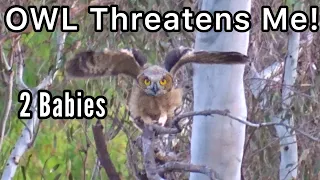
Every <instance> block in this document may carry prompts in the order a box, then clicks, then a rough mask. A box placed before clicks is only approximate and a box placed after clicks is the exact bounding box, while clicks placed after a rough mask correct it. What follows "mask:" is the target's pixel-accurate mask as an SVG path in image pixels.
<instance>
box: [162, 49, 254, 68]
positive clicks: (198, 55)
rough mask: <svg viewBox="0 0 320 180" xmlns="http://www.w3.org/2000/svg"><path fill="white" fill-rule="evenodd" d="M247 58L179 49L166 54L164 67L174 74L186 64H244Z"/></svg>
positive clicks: (236, 54)
mask: <svg viewBox="0 0 320 180" xmlns="http://www.w3.org/2000/svg"><path fill="white" fill-rule="evenodd" d="M248 62H250V60H249V57H248V56H246V55H244V54H242V53H239V52H216V51H195V50H193V49H191V48H185V47H180V48H177V49H174V50H172V51H170V52H169V53H168V55H167V56H166V58H165V67H166V69H167V70H168V71H170V72H171V73H173V74H175V72H176V71H177V70H178V69H179V68H180V67H182V66H183V65H184V64H187V63H199V64H246V63H248Z"/></svg>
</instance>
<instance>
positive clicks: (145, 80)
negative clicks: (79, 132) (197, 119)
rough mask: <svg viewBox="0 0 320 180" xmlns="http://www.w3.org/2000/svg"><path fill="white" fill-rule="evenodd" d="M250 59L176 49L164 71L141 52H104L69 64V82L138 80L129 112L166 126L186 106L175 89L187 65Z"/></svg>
mask: <svg viewBox="0 0 320 180" xmlns="http://www.w3.org/2000/svg"><path fill="white" fill-rule="evenodd" d="M248 61H249V60H248V57H247V56H245V55H243V54H241V53H238V52H208V51H195V50H193V49H191V48H185V47H180V48H175V49H173V50H171V51H169V52H168V53H167V55H166V57H165V58H164V67H162V66H159V65H149V64H147V58H146V57H145V56H144V55H143V54H142V53H141V51H139V50H137V49H120V50H110V49H105V50H104V51H102V52H97V51H83V52H80V53H78V54H76V55H75V56H74V57H73V58H72V59H71V60H69V61H67V62H66V65H65V72H66V75H67V76H68V77H69V78H82V79H83V78H84V79H89V78H99V77H105V76H116V75H118V74H125V75H128V76H130V77H132V78H133V79H134V82H133V83H134V85H133V89H132V92H131V96H130V99H129V111H130V114H131V115H132V116H133V117H134V118H140V119H141V120H142V121H143V122H144V123H148V124H150V123H154V122H158V123H160V124H161V125H162V126H164V125H165V123H166V122H167V120H168V119H172V117H173V116H174V111H175V110H176V108H178V107H179V106H181V105H182V94H183V91H182V89H179V88H175V87H174V75H175V73H176V72H177V70H178V69H179V68H180V67H182V66H183V65H185V64H186V63H201V64H245V63H247V62H248Z"/></svg>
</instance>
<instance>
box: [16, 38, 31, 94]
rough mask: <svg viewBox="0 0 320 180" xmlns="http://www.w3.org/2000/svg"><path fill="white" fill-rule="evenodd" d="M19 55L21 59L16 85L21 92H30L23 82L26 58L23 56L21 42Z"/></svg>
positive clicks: (18, 61) (18, 65) (18, 62)
mask: <svg viewBox="0 0 320 180" xmlns="http://www.w3.org/2000/svg"><path fill="white" fill-rule="evenodd" d="M18 54H19V58H18V60H17V72H16V73H17V77H16V83H17V86H18V89H19V90H23V89H27V90H30V88H29V87H28V86H27V85H26V84H25V83H24V81H23V70H24V58H23V56H22V51H21V46H20V42H19V41H18Z"/></svg>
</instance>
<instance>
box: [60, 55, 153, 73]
mask: <svg viewBox="0 0 320 180" xmlns="http://www.w3.org/2000/svg"><path fill="white" fill-rule="evenodd" d="M146 62H147V59H146V57H145V56H144V55H143V54H142V53H141V52H140V51H138V50H136V49H121V50H109V49H105V50H104V51H103V52H96V51H84V52H80V53H78V54H76V55H75V56H74V57H73V58H72V59H71V60H69V61H67V62H66V65H65V72H66V75H67V76H68V77H69V78H82V79H88V78H98V77H103V76H115V75H118V74H125V75H129V76H131V77H132V78H136V77H137V76H138V75H139V73H140V71H141V70H142V67H143V65H144V64H145V63H146Z"/></svg>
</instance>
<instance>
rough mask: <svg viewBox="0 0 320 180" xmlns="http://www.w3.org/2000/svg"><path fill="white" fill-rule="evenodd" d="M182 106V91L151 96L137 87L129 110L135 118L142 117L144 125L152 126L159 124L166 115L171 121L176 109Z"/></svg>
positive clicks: (177, 90)
mask: <svg viewBox="0 0 320 180" xmlns="http://www.w3.org/2000/svg"><path fill="white" fill-rule="evenodd" d="M181 104H182V90H181V89H172V90H171V91H169V92H168V93H166V94H164V95H162V96H149V95H147V94H145V93H144V92H143V91H142V90H141V89H140V88H138V87H136V86H135V87H134V89H133V92H132V94H131V97H130V101H129V109H130V113H131V115H132V116H133V117H134V118H138V117H140V118H141V119H142V121H144V123H148V124H150V123H154V122H157V121H158V120H159V118H160V117H161V116H164V115H166V116H167V117H168V119H171V118H172V117H173V116H174V111H175V109H176V108H178V107H179V106H181Z"/></svg>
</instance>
